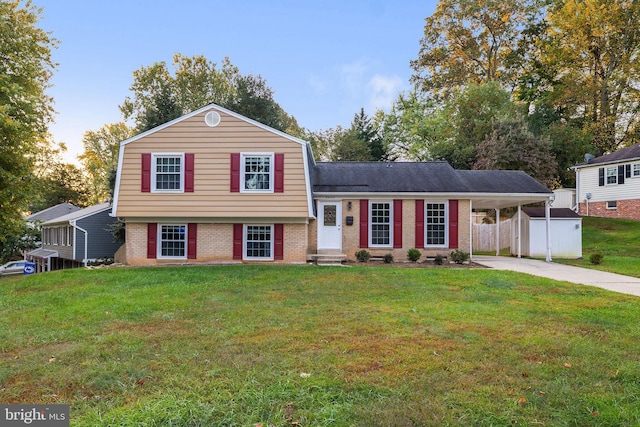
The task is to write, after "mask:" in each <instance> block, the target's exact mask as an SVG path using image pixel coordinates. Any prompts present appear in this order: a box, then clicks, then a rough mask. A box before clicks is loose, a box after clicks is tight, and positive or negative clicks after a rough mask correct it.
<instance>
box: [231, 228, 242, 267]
mask: <svg viewBox="0 0 640 427" xmlns="http://www.w3.org/2000/svg"><path fill="white" fill-rule="evenodd" d="M233 259H242V224H233Z"/></svg>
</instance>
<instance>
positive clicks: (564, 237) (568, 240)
mask: <svg viewBox="0 0 640 427" xmlns="http://www.w3.org/2000/svg"><path fill="white" fill-rule="evenodd" d="M521 217H522V225H521V227H520V228H521V230H522V256H528V257H533V258H545V257H546V255H547V224H546V218H545V209H544V208H522V212H521ZM550 222H551V257H552V258H582V217H581V216H580V215H578V214H577V213H575V212H574V211H572V210H571V209H567V208H555V209H550ZM518 228H519V227H518V214H517V213H516V214H515V215H514V216H513V217H512V219H511V254H512V255H517V254H518Z"/></svg>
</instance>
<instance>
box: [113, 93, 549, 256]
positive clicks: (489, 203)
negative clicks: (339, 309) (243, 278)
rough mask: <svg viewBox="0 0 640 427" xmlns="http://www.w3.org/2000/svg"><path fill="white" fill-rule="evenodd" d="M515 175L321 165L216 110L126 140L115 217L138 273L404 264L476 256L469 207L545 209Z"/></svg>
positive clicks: (413, 166)
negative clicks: (261, 265)
mask: <svg viewBox="0 0 640 427" xmlns="http://www.w3.org/2000/svg"><path fill="white" fill-rule="evenodd" d="M551 196H552V193H551V192H550V191H549V190H548V189H547V188H546V187H544V186H543V185H542V184H540V183H539V182H537V181H536V180H534V179H533V178H531V177H530V176H528V175H527V174H525V173H523V172H519V171H459V170H454V169H453V168H451V166H449V164H448V163H446V162H420V163H411V162H407V163H399V162H396V163H384V162H355V163H352V162H345V163H327V162H325V163H322V162H318V163H316V161H315V159H314V157H313V154H312V151H311V147H310V145H309V143H308V142H307V141H304V140H301V139H298V138H295V137H293V136H290V135H287V134H285V133H282V132H280V131H277V130H275V129H272V128H269V127H267V126H265V125H263V124H260V123H257V122H255V121H253V120H251V119H248V118H246V117H243V116H241V115H239V114H236V113H234V112H232V111H229V110H226V109H224V108H221V107H219V106H216V105H209V106H206V107H204V108H202V109H199V110H197V111H194V112H192V113H189V114H187V115H185V116H183V117H180V118H178V119H175V120H173V121H171V122H168V123H166V124H164V125H161V126H158V127H156V128H154V129H151V130H149V131H147V132H144V133H142V134H140V135H137V136H135V137H133V138H130V139H128V140H126V141H123V142H122V143H121V144H120V154H119V160H118V174H117V179H116V189H115V197H114V203H113V212H112V215H114V216H117V217H118V218H119V219H120V220H123V221H124V222H125V224H126V250H125V251H124V253H122V254H121V256H120V258H121V260H122V261H125V262H126V263H128V264H131V265H142V264H160V263H175V262H288V263H304V262H307V261H308V260H312V259H315V258H318V257H322V256H323V255H331V256H335V255H338V256H343V257H346V258H348V259H354V258H355V257H354V254H355V252H356V251H357V250H359V249H361V248H366V249H367V250H369V251H370V253H371V254H372V255H373V256H383V255H386V254H392V255H393V256H394V258H395V259H397V260H403V259H406V255H407V251H408V250H409V249H411V248H418V249H420V250H421V252H422V253H423V255H425V256H435V255H436V254H444V255H447V254H448V253H449V252H450V251H451V250H453V249H456V248H458V249H461V250H464V251H466V252H470V251H471V228H472V227H471V216H472V215H471V213H472V210H473V209H489V208H490V209H500V208H503V207H510V206H521V205H523V204H528V203H536V202H549V200H550V199H551Z"/></svg>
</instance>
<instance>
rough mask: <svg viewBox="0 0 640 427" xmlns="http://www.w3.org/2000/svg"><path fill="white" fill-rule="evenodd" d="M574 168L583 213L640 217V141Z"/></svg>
mask: <svg viewBox="0 0 640 427" xmlns="http://www.w3.org/2000/svg"><path fill="white" fill-rule="evenodd" d="M573 169H574V170H575V172H576V197H577V199H578V200H577V201H578V213H579V214H580V215H583V216H598V217H607V218H628V219H636V220H640V144H636V145H632V146H631V147H627V148H623V149H621V150H618V151H616V152H614V153H611V154H606V155H604V156H600V157H595V158H590V159H589V160H588V161H587V162H586V163H582V164H579V165H576V166H574V167H573Z"/></svg>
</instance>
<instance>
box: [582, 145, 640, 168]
mask: <svg viewBox="0 0 640 427" xmlns="http://www.w3.org/2000/svg"><path fill="white" fill-rule="evenodd" d="M632 159H640V144H636V145H632V146H631V147H627V148H623V149H621V150H618V151H614V152H613V153H609V154H605V155H604V156H600V157H596V158H595V159H592V160H591V161H590V162H589V163H581V164H579V165H578V166H590V165H597V164H601V163H616V162H623V161H625V160H632Z"/></svg>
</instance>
